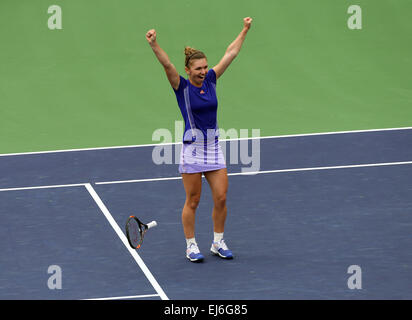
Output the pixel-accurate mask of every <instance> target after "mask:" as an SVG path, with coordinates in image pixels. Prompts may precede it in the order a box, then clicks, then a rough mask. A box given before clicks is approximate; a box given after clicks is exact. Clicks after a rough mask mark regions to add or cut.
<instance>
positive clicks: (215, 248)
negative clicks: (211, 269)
mask: <svg viewBox="0 0 412 320" xmlns="http://www.w3.org/2000/svg"><path fill="white" fill-rule="evenodd" d="M210 251H211V252H212V253H213V254H215V255H218V256H219V257H221V258H223V259H233V254H232V251H230V250H229V248H228V247H227V245H226V243H225V240H223V239H222V240H220V241H219V242H213V243H212V247H211V248H210Z"/></svg>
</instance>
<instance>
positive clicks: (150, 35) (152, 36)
mask: <svg viewBox="0 0 412 320" xmlns="http://www.w3.org/2000/svg"><path fill="white" fill-rule="evenodd" d="M146 40H147V42H149V44H150V45H151V44H153V43H155V42H156V30H155V29H151V30H149V31H147V32H146Z"/></svg>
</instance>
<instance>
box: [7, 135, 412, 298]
mask: <svg viewBox="0 0 412 320" xmlns="http://www.w3.org/2000/svg"><path fill="white" fill-rule="evenodd" d="M253 141H255V143H256V140H249V141H247V144H248V146H249V150H250V151H251V152H252V147H253V146H252V144H253ZM259 142H260V143H259V147H260V149H259V152H260V153H259V154H260V159H259V161H260V165H259V173H258V174H256V173H255V174H249V175H242V174H239V173H240V172H241V170H242V168H244V167H245V165H244V164H241V163H238V164H230V163H229V162H230V161H229V159H228V153H229V151H230V150H231V148H232V147H233V146H230V143H229V142H221V143H223V144H224V143H225V144H226V160H227V164H228V173H229V193H228V197H227V206H228V219H227V223H226V230H225V239H226V242H227V244H228V246H229V248H230V249H231V250H232V251H233V253H234V255H235V258H234V259H233V260H228V261H225V260H222V259H220V258H218V257H216V256H212V255H211V254H210V253H209V249H210V245H211V241H212V237H213V228H212V219H211V212H212V208H213V201H212V198H211V193H210V190H209V187H208V185H207V182H206V180H205V179H204V180H203V189H202V198H201V202H200V205H199V208H198V210H197V221H196V239H197V242H198V244H199V247H200V250H201V251H202V253H203V254H204V255H205V261H204V262H203V263H197V264H195V263H191V262H189V261H188V260H187V259H186V257H185V249H186V242H185V240H184V236H183V229H182V226H181V219H180V216H181V210H182V207H183V204H184V201H185V193H184V189H183V185H182V181H181V179H180V175H179V173H178V170H177V167H178V164H165V165H156V164H154V163H153V161H152V151H153V148H154V147H153V146H136V147H125V148H109V149H97V150H84V151H65V152H46V153H35V154H20V155H1V156H0V173H1V174H0V299H97V298H105V299H122V298H123V299H139V300H140V299H172V300H180V299H195V300H203V299H211V300H220V299H248V300H257V299H259V300H268V299H269V300H275V299H412V276H411V275H412V251H411V248H412V237H411V234H412V233H411V230H412V129H398V130H377V131H366V132H352V133H337V134H320V135H302V136H291V137H273V138H262V139H260V140H259ZM256 146H257V144H255V147H256ZM255 151H256V150H255ZM173 152H178V150H175V146H173ZM130 214H134V215H136V216H138V217H140V218H141V220H143V221H144V222H149V221H151V220H156V221H157V222H158V226H157V227H156V228H154V229H151V230H150V231H149V232H148V233H147V234H146V236H145V240H144V243H143V246H142V248H141V249H139V250H138V251H137V252H136V251H134V250H130V249H129V248H128V247H127V246H126V245H125V242H124V234H123V233H124V225H125V222H126V219H127V217H128V216H129V215H130ZM119 232H120V233H119ZM56 265H57V266H59V267H60V268H61V289H51V288H50V287H49V280H50V278H51V277H53V276H54V274H52V273H48V268H49V267H50V266H56ZM350 266H359V267H360V269H361V275H359V274H358V275H359V276H360V278H359V279H361V288H359V289H350V288H349V287H348V280H349V278H350V277H351V276H352V274H351V273H348V268H349V267H350ZM358 284H359V282H358Z"/></svg>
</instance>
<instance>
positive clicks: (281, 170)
mask: <svg viewBox="0 0 412 320" xmlns="http://www.w3.org/2000/svg"><path fill="white" fill-rule="evenodd" d="M406 164H412V161H402V162H383V163H367V164H351V165H346V166H330V167H312V168H295V169H279V170H266V171H254V172H234V173H228V174H227V175H228V176H241V175H243V176H248V175H257V174H264V173H283V172H299V171H318V170H334V169H349V168H367V167H382V166H399V165H406ZM180 179H182V177H170V178H157V179H156V178H154V179H136V180H122V181H104V182H96V183H95V184H97V185H103V184H121V183H134V182H148V181H163V180H180Z"/></svg>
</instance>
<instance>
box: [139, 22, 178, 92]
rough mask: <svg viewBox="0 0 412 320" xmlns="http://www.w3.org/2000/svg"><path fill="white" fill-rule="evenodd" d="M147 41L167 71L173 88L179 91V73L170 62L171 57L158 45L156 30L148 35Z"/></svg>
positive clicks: (152, 30)
mask: <svg viewBox="0 0 412 320" xmlns="http://www.w3.org/2000/svg"><path fill="white" fill-rule="evenodd" d="M146 40H147V42H148V43H149V45H150V47H151V48H152V50H153V52H154V54H155V55H156V57H157V60H159V62H160V64H161V65H162V66H163V68H164V69H165V71H166V75H167V79H169V82H170V84H171V86H172V87H173V89H175V90H177V88H179V84H180V77H179V73H178V72H177V70H176V68H175V66H174V65H173V64H172V63H171V62H170V59H169V56H168V55H167V54H166V52H165V51H164V50H163V49H162V48H161V47H160V46H159V44H158V43H157V41H156V30H155V29H151V30H149V31H148V32H147V33H146Z"/></svg>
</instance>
